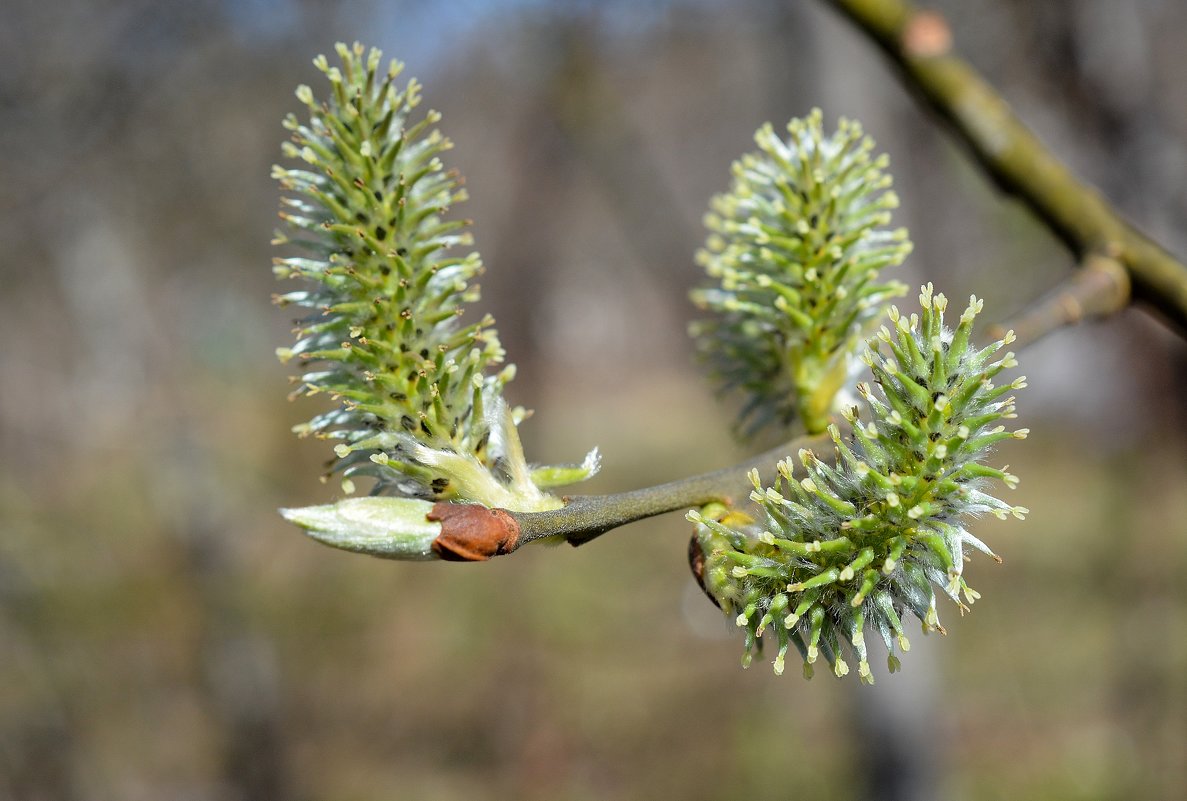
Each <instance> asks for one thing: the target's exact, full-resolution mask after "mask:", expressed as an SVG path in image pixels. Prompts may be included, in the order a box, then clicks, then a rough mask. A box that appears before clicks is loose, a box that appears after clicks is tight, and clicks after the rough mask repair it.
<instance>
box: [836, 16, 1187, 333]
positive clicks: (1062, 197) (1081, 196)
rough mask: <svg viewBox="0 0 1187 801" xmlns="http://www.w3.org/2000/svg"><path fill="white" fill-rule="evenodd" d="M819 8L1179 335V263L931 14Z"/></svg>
mask: <svg viewBox="0 0 1187 801" xmlns="http://www.w3.org/2000/svg"><path fill="white" fill-rule="evenodd" d="M827 1H828V2H829V3H830V4H831V5H833V6H835V7H836V8H837V9H839V10H840V11H841V12H842V13H843V14H844V15H845V16H847V17H848V18H849V19H850V20H851V21H852V22H853V23H854V24H855V25H856V26H857V27H858V28H859V29H860V30H861V31H862V33H864V34H865V35H867V36H868V37H870V38H871V39H873V40H874V42H876V43H877V44H878V46H879V47H881V48H882V50H883V51H884V52H885V53H886V54H887V55H888V56H889V57H890V60H891V61H892V62H893V63H894V65H895V66H896V67H897V68H898V70H899V72H900V73H901V76H902V78H903V80H904V82H905V83H906V84H907V86H908V87H909V88H911V89H913V90H915V91H916V92H917V93H918V94H920V95H921V96H922V98H923V100H924V101H926V103H927V104H928V105H929V106H930V107H931V108H932V109H933V110H934V111H936V112H937V113H938V114H939V115H940V117H942V118H943V119H944V120H945V121H946V122H947V123H948V124H949V125H950V127H951V128H952V130H953V132H954V133H955V134H956V136H957V137H958V138H959V139H960V140H961V141H963V142H964V144H965V145H966V146H967V147H968V148H969V149H970V150H971V151H972V154H973V156H974V157H975V158H976V160H977V161H978V162H979V163H980V165H981V167H982V168H983V169H984V170H985V172H986V173H988V174H989V176H990V177H991V178H993V180H994V181H995V182H996V183H997V184H998V186H1000V187H1001V189H1002V190H1003V191H1005V192H1007V193H1009V194H1012V195H1014V196H1016V197H1018V198H1019V199H1020V200H1022V201H1023V202H1024V203H1026V205H1027V206H1029V207H1030V209H1031V211H1033V212H1034V214H1035V215H1036V216H1037V217H1038V218H1039V219H1040V220H1041V221H1042V222H1043V223H1044V224H1046V225H1047V227H1048V228H1050V229H1051V231H1052V232H1053V233H1055V234H1056V236H1058V237H1059V238H1060V239H1061V240H1062V241H1063V242H1064V244H1065V245H1067V247H1068V248H1070V249H1071V251H1072V252H1073V253H1074V254H1075V255H1076V257H1077V259H1079V260H1080V261H1081V264H1082V265H1083V264H1085V263H1086V262H1087V261H1088V258H1089V257H1090V256H1092V255H1094V254H1096V255H1104V256H1107V257H1109V258H1112V259H1114V260H1115V261H1116V262H1118V263H1119V264H1121V265H1122V266H1123V267H1124V268H1125V270H1126V271H1127V272H1128V273H1129V277H1130V279H1131V281H1132V284H1133V291H1134V297H1135V298H1136V299H1138V300H1142V301H1144V302H1145V303H1147V304H1149V305H1150V306H1152V307H1154V308H1155V309H1157V310H1158V311H1159V312H1160V313H1161V314H1162V315H1163V316H1165V317H1166V318H1167V319H1168V320H1169V321H1171V322H1172V323H1173V324H1174V325H1175V326H1176V327H1177V328H1178V329H1179V331H1180V332H1181V333H1182V332H1187V265H1184V264H1183V263H1182V262H1180V261H1179V260H1177V259H1176V258H1175V257H1174V256H1172V255H1171V254H1169V253H1167V252H1166V250H1164V249H1163V248H1162V247H1161V246H1160V245H1158V244H1157V243H1156V242H1154V241H1153V240H1151V239H1150V238H1149V237H1147V236H1146V235H1145V234H1143V233H1142V232H1141V231H1139V230H1137V229H1136V228H1135V227H1134V226H1133V225H1131V224H1130V223H1129V222H1127V221H1125V220H1124V219H1122V217H1121V216H1120V214H1118V212H1117V211H1116V210H1115V209H1113V207H1112V206H1110V205H1109V204H1108V202H1106V201H1105V200H1104V198H1102V197H1101V196H1100V194H1099V193H1098V192H1097V191H1096V190H1095V189H1093V188H1092V187H1090V186H1089V185H1087V184H1085V183H1084V182H1082V181H1080V180H1079V179H1077V178H1076V177H1075V176H1074V175H1072V174H1071V172H1069V171H1068V169H1067V168H1066V167H1064V165H1063V164H1061V163H1060V162H1059V161H1058V160H1057V159H1056V158H1055V157H1054V156H1053V155H1052V154H1051V153H1050V151H1048V150H1047V148H1046V147H1044V145H1043V144H1042V142H1040V141H1039V140H1038V138H1037V137H1036V136H1035V135H1034V134H1033V133H1031V132H1030V131H1029V130H1028V129H1027V128H1026V126H1024V125H1023V124H1022V122H1021V121H1020V120H1019V119H1018V117H1017V116H1016V115H1015V114H1014V112H1013V111H1011V110H1010V107H1009V106H1008V105H1007V104H1006V102H1005V100H1004V99H1002V97H1001V96H1000V95H999V94H998V93H997V92H996V91H995V90H994V89H993V87H991V86H990V85H989V84H988V83H986V82H985V80H984V79H982V78H981V77H980V76H979V75H978V74H977V73H976V71H975V70H973V68H972V67H971V66H969V64H967V63H966V62H965V61H964V60H962V59H960V58H959V57H957V56H955V55H953V54H952V52H951V48H952V36H951V33H950V31H949V29H948V26H947V23H946V22H945V21H944V19H943V18H942V17H941V16H940V15H938V14H936V13H934V12H930V11H921V10H919V9H917V8H915V7H914V6H913V5H912V4H910V3H908V2H904V1H903V0H827Z"/></svg>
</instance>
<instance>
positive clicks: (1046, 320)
mask: <svg viewBox="0 0 1187 801" xmlns="http://www.w3.org/2000/svg"><path fill="white" fill-rule="evenodd" d="M1128 303H1129V273H1128V272H1126V270H1125V268H1124V267H1122V266H1121V265H1120V264H1118V263H1117V261H1116V260H1115V259H1110V258H1108V257H1107V256H1090V257H1088V258H1087V259H1085V260H1084V266H1083V267H1082V268H1081V269H1080V270H1077V271H1076V272H1075V273H1073V274H1072V275H1071V276H1069V277H1068V278H1067V279H1066V280H1065V281H1064V282H1063V283H1061V284H1060V285H1059V286H1057V287H1056V288H1055V289H1054V290H1053V291H1051V292H1049V293H1048V294H1046V295H1045V296H1043V297H1042V298H1040V299H1039V300H1038V301H1037V302H1036V303H1034V304H1033V305H1031V306H1030V307H1028V308H1027V309H1025V310H1024V311H1023V312H1021V313H1020V314H1019V315H1018V316H1016V317H1014V318H1013V319H1012V320H1008V321H1006V322H1004V323H1000V324H998V325H994V326H991V327H990V328H989V329H988V330H986V332H985V334H986V336H987V337H988V338H989V339H991V340H995V339H1001V338H1002V336H1004V335H1005V332H1006V331H1007V330H1010V329H1013V331H1014V335H1015V337H1016V340H1015V341H1016V342H1017V343H1018V344H1017V347H1020V348H1021V347H1025V346H1026V345H1029V344H1030V343H1032V342H1034V341H1035V340H1037V339H1039V338H1041V337H1043V336H1045V335H1046V334H1049V333H1051V332H1052V331H1055V330H1057V329H1059V328H1063V327H1064V326H1068V325H1075V324H1076V323H1078V322H1080V321H1081V320H1084V319H1091V318H1093V317H1107V316H1108V315H1110V314H1113V313H1115V312H1117V311H1120V310H1121V309H1123V308H1125V306H1126V305H1127V304H1128Z"/></svg>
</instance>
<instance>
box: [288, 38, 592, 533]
mask: <svg viewBox="0 0 1187 801" xmlns="http://www.w3.org/2000/svg"><path fill="white" fill-rule="evenodd" d="M336 50H337V54H338V56H339V59H340V61H341V65H340V66H331V65H330V63H329V62H328V61H327V59H326V58H325V57H324V56H319V57H318V58H317V59H315V60H314V64H315V65H316V66H317V68H318V69H319V70H320V71H321V72H322V73H323V74H324V75H325V77H326V78H327V79H328V81H329V84H330V87H329V88H330V92H329V96H328V97H326V98H323V99H318V98H316V97H315V95H314V92H313V90H312V89H310V88H309V87H308V86H301V87H299V88H298V89H297V97H298V98H299V99H300V100H301V102H302V103H303V104H304V105H305V107H306V111H307V120H306V121H301V120H299V119H298V117H297V116H296V115H292V114H290V115H289V116H288V117H286V119H285V121H284V127H285V128H286V129H287V130H288V131H289V132H290V134H291V139H290V141H288V142H285V143H284V145H283V154H284V155H285V156H286V157H287V158H289V159H290V160H295V161H300V162H303V163H302V164H301V165H300V166H288V167H284V166H277V167H274V168H273V177H275V178H276V179H277V181H279V183H280V187H281V189H282V191H283V192H284V193H285V196H284V197H283V198H282V201H281V205H282V209H281V213H280V216H281V218H282V219H283V220H284V221H285V223H286V226H285V229H284V230H282V231H278V232H277V236H276V239H275V244H278V245H284V246H288V248H289V250H291V251H295V254H294V255H287V256H283V257H278V258H276V259H275V260H274V264H275V266H274V272H275V273H276V275H277V276H278V277H279V278H282V279H298V280H300V281H301V282H302V283H303V284H304V288H302V289H299V290H296V291H292V292H287V293H284V294H281V295H278V296H277V298H276V301H277V303H278V304H280V305H282V306H290V305H291V306H296V307H299V308H301V309H304V310H306V314H305V316H303V317H301V318H300V319H298V320H297V323H296V328H295V331H294V333H295V335H296V340H297V341H296V343H295V344H294V345H292V346H291V347H287V348H280V349H278V350H277V355H278V356H279V357H280V359H281V361H284V362H289V361H295V362H296V363H297V364H299V365H300V366H301V368H302V370H303V373H302V374H301V375H300V376H297V377H296V378H295V380H296V382H297V389H296V391H295V393H294V394H295V395H301V394H304V395H321V394H324V395H328V396H329V397H330V398H331V399H332V400H334V401H337V402H338V405H337V406H336V407H335V408H333V409H331V410H329V411H327V412H323V413H321V414H318V415H316V416H315V417H313V419H311V420H309V421H308V422H307V423H302V424H301V425H300V426H297V427H296V429H295V430H296V431H297V433H298V434H301V435H313V436H316V437H319V438H325V439H330V440H334V441H337V443H338V444H337V446H336V447H335V449H334V451H335V454H336V456H337V458H336V460H335V461H334V462H333V464H332V466H331V469H330V471H329V472H331V473H332V472H340V473H341V474H342V476H343V478H344V479H345V481H344V485H345V488H346V489H348V490H349V489H350V486H351V481H350V480H351V479H353V478H355V477H359V476H365V477H370V478H373V479H374V480H375V488H374V492H376V493H380V494H391V495H401V496H408V497H417V498H425V499H429V500H459V501H471V502H479V503H484V504H487V505H490V506H502V507H505V508H510V509H519V510H539V509H546V508H555V507H556V506H558V505H559V504H560V502H559V500H557V499H556V498H554V497H553V496H551V495H549V494H548V493H546V492H544V491H543V490H542V489H541V487H543V486H552V485H554V484H560V483H571V482H573V481H579V480H581V479H583V478H586V477H588V476H589V475H591V474H592V473H593V472H594V471H595V470H596V468H597V455H596V451H595V452H593V453H591V454H590V456H589V457H587V459H586V461H585V462H584V463H583V464H582V465H579V466H570V467H557V468H543V469H541V471H540V472H538V473H533V472H532V471H531V470H530V468H529V467H528V465H527V463H526V462H525V460H524V458H523V454H522V449H521V447H520V445H519V436H518V433H517V431H516V425H517V424H518V422H519V421H520V420H521V419H522V417H523V415H524V412H523V410H522V409H514V410H513V409H510V408H509V407H508V406H507V404H506V403H505V402H504V400H503V396H502V392H503V388H504V387H505V386H506V384H507V382H508V381H510V380H511V379H512V377H513V376H514V375H515V370H514V367H513V366H506V367H503V366H502V363H503V360H504V352H503V348H502V346H501V345H500V344H499V339H498V336H497V334H496V331H495V328H494V321H493V319H492V318H491V317H490V316H486V317H483V318H482V319H480V320H478V321H477V322H473V323H470V324H463V322H462V317H461V316H462V313H463V304H465V303H471V302H474V301H477V300H478V299H479V291H478V287H477V286H475V285H474V284H473V283H472V281H473V280H474V279H475V278H476V277H478V276H479V275H480V274H481V273H482V270H483V267H482V260H481V258H480V257H479V255H478V254H477V253H476V252H467V251H466V250H465V249H467V248H469V247H470V246H471V245H472V239H471V236H470V234H469V233H468V232H467V231H466V230H465V229H466V226H467V225H468V221H466V220H462V219H449V218H448V215H449V213H450V211H451V208H452V206H453V205H454V204H455V203H459V202H461V201H463V200H465V198H466V190H465V189H464V188H463V187H462V181H461V178H460V176H459V175H458V174H457V173H456V172H455V171H452V170H446V168H445V166H444V165H443V163H442V161H441V155H442V154H443V153H444V152H445V151H447V150H449V149H450V148H451V147H452V143H451V142H450V141H449V140H448V139H447V138H445V137H444V136H443V135H442V134H441V132H440V131H438V130H437V129H436V128H435V125H436V123H437V122H438V120H439V119H440V115H439V114H438V113H437V112H435V111H427V112H421V111H420V110H419V108H420V103H421V99H420V85H419V84H418V83H417V81H416V80H415V79H409V80H408V82H407V83H405V84H403V85H402V86H401V85H399V84H398V83H397V78H398V77H399V76H400V73H401V72H402V65H401V64H400V63H399V62H397V61H391V62H390V63H389V64H388V65H387V66H386V67H382V66H381V60H382V59H381V54H380V52H379V51H378V50H375V49H372V50H370V51H366V50H365V49H364V48H363V47H362V46H361V45H359V44H357V43H356V44H355V45H354V46H353V47H350V46H347V45H343V44H339V45H338V46H337V48H336ZM535 479H538V480H539V483H538V484H537V483H536V480H535Z"/></svg>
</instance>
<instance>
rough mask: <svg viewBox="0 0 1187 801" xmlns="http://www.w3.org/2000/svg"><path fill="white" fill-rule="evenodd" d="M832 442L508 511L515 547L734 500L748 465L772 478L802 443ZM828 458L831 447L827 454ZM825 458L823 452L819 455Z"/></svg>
mask: <svg viewBox="0 0 1187 801" xmlns="http://www.w3.org/2000/svg"><path fill="white" fill-rule="evenodd" d="M831 444H832V439H831V437H830V436H829V435H828V434H817V435H815V436H805V437H798V438H796V439H793V440H791V441H790V442H785V443H783V444H782V445H779V446H778V447H776V448H772V449H771V450H769V451H766V452H765V453H761V454H759V455H757V456H753V457H751V458H750V459H747V460H746V461H743V462H740V463H739V464H736V465H734V466H732V467H726V468H723V469H721V470H715V471H713V472H711V473H704V474H702V475H699V476H693V477H691V478H685V479H680V480H679V481H670V482H668V483H667V484H660V485H658V486H655V487H645V488H644V489H637V490H631V491H629V492H621V493H616V494H614V495H575V496H572V497H569V498H566V499H565V506H564V507H562V508H560V509H556V510H553V511H550V512H512V513H511V516H512V517H514V518H515V520H516V522H518V523H519V542H518V545H517V547H519V546H522V545H525V544H526V543H529V542H534V541H536V540H542V539H548V538H550V537H558V536H559V537H564V539H565V540H566V541H567V542H569V543H570V544H571V545H584V544H585V543H587V542H589V541H590V540H593V539H595V538H597V537H599V536H601V535H602V534H605V533H606V532H607V531H610V530H611V529H614V528H618V527H619V526H622V525H625V524H627V523H633V522H635V521H636V520H642V519H644V518H647V517H654V516H655V515H660V514H664V513H665V512H674V511H676V510H678V509H691V508H695V507H698V506H704V505H705V504H707V503H710V502H712V501H722V500H730V499H733V500H739V499H740V498H745V497H746V496H747V495H749V492H750V479H749V478H748V477H747V476H748V475H749V473H750V471H751V470H758V472H759V475H760V476H761V477H762V480H763V482H764V483H770V482H771V481H773V480H774V476H775V466H776V465H777V464H778V463H779V460H780V459H783V458H785V457H787V456H789V455H794V454H795V453H796V452H798V451H799V450H800V449H801V448H807V449H809V450H814V451H817V452H818V454H820V452H822V451H825V450H827V449H828V448H829V446H830V445H831ZM828 456H830V457H831V451H830V452H829V453H828ZM821 458H822V459H823V458H824V455H821Z"/></svg>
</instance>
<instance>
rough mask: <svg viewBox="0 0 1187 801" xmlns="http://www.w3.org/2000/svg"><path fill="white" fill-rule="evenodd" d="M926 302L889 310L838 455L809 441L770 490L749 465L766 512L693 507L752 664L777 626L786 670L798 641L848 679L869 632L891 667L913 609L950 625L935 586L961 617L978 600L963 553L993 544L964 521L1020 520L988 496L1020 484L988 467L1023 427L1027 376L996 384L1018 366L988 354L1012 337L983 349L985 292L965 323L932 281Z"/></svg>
mask: <svg viewBox="0 0 1187 801" xmlns="http://www.w3.org/2000/svg"><path fill="white" fill-rule="evenodd" d="M919 300H920V305H921V307H922V312H921V314H919V315H915V314H912V315H911V316H910V317H904V316H902V315H901V314H900V313H899V312H898V310H897V309H895V308H892V309H891V310H890V314H889V322H890V323H891V326H892V327H891V328H888V327H885V326H884V327H883V328H882V329H881V331H880V332H879V333H878V335H877V336H876V337H873V338H871V339H870V340H869V343H868V350H867V351H866V353H865V362H866V363H867V365H869V367H870V370H871V372H872V375H873V386H870V385H868V384H862V385H859V391H860V394H861V396H862V397H863V399H864V400H865V402H866V413H865V415H864V417H865V419H864V420H863V419H862V418H861V417H859V416H858V414H857V412H856V410H853V409H851V410H848V411H847V412H846V419H847V420H848V422H849V424H850V429H851V433H848V434H846V435H844V436H842V434H841V432H840V430H839V429H838V428H837V427H836V426H831V427H830V433H831V434H832V438H833V443H834V446H835V449H836V454H835V456H836V459H835V464H828V463H826V462H825V461H823V460H821V459H819V458H817V457H816V455H815V454H813V453H812V452H810V451H801V452H800V453H799V454H798V462H799V465H798V467H797V465H796V463H795V462H794V461H793V460H792V459H791V458H788V459H786V460H784V461H783V462H781V463H780V465H779V479H778V480H777V481H776V483H775V484H774V486H771V487H763V486H761V485H760V484H759V482H758V477H757V474H754V475H753V476H752V481H753V483H754V492H753V493H752V495H751V499H752V500H753V501H754V502H755V503H756V504H758V506H759V507H760V509H761V511H762V519H761V521H758V522H754V521H751V520H750V519H749V518H746V517H739V516H738V515H737V514H734V515H732V517H731V516H730V515H728V514H727V513H726V511H725V510H723V509H720V508H715V509H705V510H702V511H700V512H695V511H694V512H690V514H689V518H690V519H691V520H692V521H693V522H695V523H696V524H697V527H696V534H695V537H696V543H697V547H699V549H700V551H701V555H702V558H703V573H702V576H701V578H702V583H703V584H704V586H705V589H706V591H707V592H708V593H709V594H710V595H711V596H712V597H713V598H714V600H716V601H717V603H718V604H719V605H720V606H721V607H722V609H723V610H725V611H726V613H727V614H729V615H735V616H736V622H737V625H738V626H739V627H741V628H743V629H744V630H745V632H746V654H745V662H746V663H747V664H748V663H749V660H750V658H751V656H752V655H753V654H754V653H756V652H757V651H758V650H759V648H760V644H761V637H762V636H763V633H764V632H765V631H767V630H770V631H772V632H773V633H774V638H775V640H776V644H777V647H778V651H777V654H776V657H775V662H774V665H775V671H776V672H777V673H781V672H782V671H783V666H784V661H785V657H786V654H787V651H788V648H789V646H795V647H796V649H797V650H798V651H799V652H800V653H801V655H802V656H803V658H804V668H805V674H806V675H809V676H810V675H811V673H812V670H813V665H814V663H815V662H816V661H817V659H818V657H819V656H820V655H823V656H824V658H825V659H826V660H827V661H828V662H830V663H831V664H832V666H833V670H834V672H835V673H836V675H838V676H841V675H844V674H846V673H847V672H848V671H849V667H848V663H847V662H846V661H845V659H844V656H843V653H842V652H843V646H845V645H847V646H848V647H849V649H850V650H851V651H852V652H853V654H854V656H855V657H856V659H857V664H858V673H859V675H860V676H861V677H862V679H863V680H866V681H872V680H873V678H872V675H871V673H870V668H869V661H868V652H867V648H866V643H865V632H866V629H867V627H870V628H872V630H873V631H874V632H876V633H877V635H879V636H881V638H882V639H883V640H884V642H885V643H886V646H887V649H888V650H889V660H890V667H891V669H892V670H894V669H897V667H898V658H897V656H896V655H895V650H896V645H897V646H898V648H899V649H901V650H906V649H907V648H908V647H909V643H908V640H907V638H906V635H905V634H904V632H903V624H902V619H903V617H904V616H905V615H906V614H907V613H911V614H914V615H916V616H917V617H918V618H919V619H920V621H922V624H923V627H924V630H925V631H926V630H929V629H938V630H941V631H942V627H941V626H940V623H939V617H938V613H937V610H936V590H937V589H938V590H940V591H941V592H942V593H943V594H945V595H947V596H948V597H949V598H950V599H951V600H952V601H954V602H955V603H956V604H957V605H958V606H959V607H960V608H961V609H962V611H963V610H964V609H966V608H967V607H966V604H971V603H972V602H973V601H974V600H975V599H976V598H978V597H979V595H978V594H977V593H976V592H975V591H974V590H972V589H971V588H970V587H969V586H968V584H967V583H966V581H965V579H964V561H965V557H966V554H967V553H968V551H969V550H970V549H972V550H978V551H982V552H984V553H986V554H989V555H990V556H993V554H992V551H990V550H989V548H988V547H987V546H986V545H984V544H983V543H982V542H981V541H980V540H979V539H977V538H976V537H975V536H974V535H973V534H972V533H971V532H969V530H968V529H967V527H966V526H967V525H968V522H969V520H970V519H972V518H975V517H977V516H978V515H980V514H983V513H991V514H994V515H997V516H998V517H1003V518H1004V517H1007V516H1010V515H1013V516H1015V517H1018V518H1022V517H1023V516H1024V515H1025V514H1026V511H1027V510H1026V509H1024V508H1022V507H1019V506H1012V505H1010V504H1008V503H1006V502H1004V501H1002V500H1000V499H998V498H997V497H995V496H993V495H991V494H989V493H988V492H987V488H988V487H987V484H988V482H990V481H992V480H997V481H999V482H1001V483H1003V484H1004V485H1005V486H1007V487H1011V488H1012V487H1014V486H1016V485H1017V482H1018V479H1017V478H1016V477H1015V476H1013V475H1012V474H1010V473H1008V472H1006V470H1005V469H998V468H994V467H990V466H987V465H986V464H985V463H984V461H985V459H986V457H987V456H988V454H989V452H990V450H991V449H992V446H993V445H994V444H996V443H998V442H1000V441H1002V440H1005V439H1011V438H1014V439H1021V438H1024V437H1025V436H1026V433H1027V431H1026V429H1019V430H1017V431H1007V430H1006V428H1005V427H1004V425H1001V421H1003V420H1009V419H1012V418H1014V417H1015V411H1014V408H1015V407H1014V398H1013V397H1012V396H1008V395H1007V393H1009V392H1011V391H1013V390H1015V389H1019V388H1022V387H1024V386H1025V379H1022V378H1019V379H1016V380H1014V381H1011V382H1009V383H1007V384H1003V385H1000V386H998V385H995V384H994V383H993V381H992V379H993V378H994V377H995V376H997V375H998V373H1000V372H1001V371H1002V370H1005V369H1008V368H1011V367H1014V366H1016V364H1017V362H1016V361H1015V360H1014V355H1013V354H1012V353H1006V354H1005V355H1004V356H1001V357H1000V358H995V354H997V353H998V351H999V350H1000V349H1001V348H1002V347H1004V346H1005V345H1007V344H1008V343H1009V342H1010V341H1012V339H1013V335H1012V334H1008V335H1007V336H1006V337H1005V338H1003V339H1002V340H1001V341H998V342H996V343H994V344H992V345H990V346H988V347H985V348H982V349H978V348H976V347H974V346H972V345H971V344H970V334H971V331H972V323H973V319H974V318H975V317H976V315H977V313H978V312H979V311H980V309H981V302H980V301H978V300H977V299H976V298H973V299H972V300H971V302H970V304H969V307H968V309H967V310H966V311H965V312H964V314H962V315H961V318H960V323H959V325H958V326H957V328H956V329H955V330H947V329H945V328H944V325H943V316H944V310H945V308H946V306H947V301H946V299H945V298H944V296H943V295H934V296H933V294H932V288H931V285H930V284H929V285H927V286H926V287H924V289H923V291H922V293H921V294H920V297H919Z"/></svg>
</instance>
